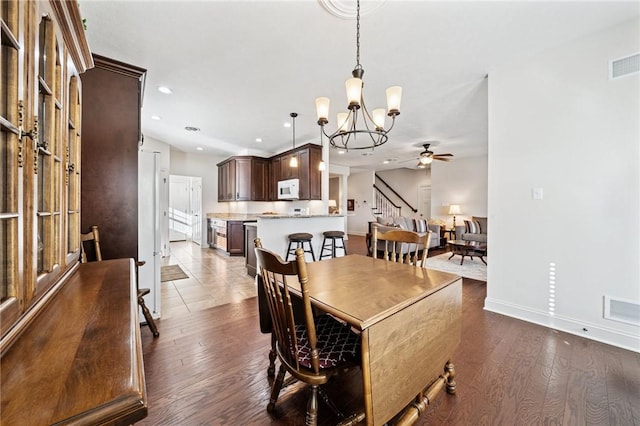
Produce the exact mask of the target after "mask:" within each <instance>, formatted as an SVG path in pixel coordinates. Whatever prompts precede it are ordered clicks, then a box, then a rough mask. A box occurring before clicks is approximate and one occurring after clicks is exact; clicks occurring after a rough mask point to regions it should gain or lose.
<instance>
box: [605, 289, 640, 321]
mask: <svg viewBox="0 0 640 426" xmlns="http://www.w3.org/2000/svg"><path fill="white" fill-rule="evenodd" d="M604 317H605V318H607V319H610V320H614V321H620V322H626V323H627V324H632V325H638V326H640V303H638V302H636V301H632V300H624V299H617V298H615V297H611V296H605V297H604Z"/></svg>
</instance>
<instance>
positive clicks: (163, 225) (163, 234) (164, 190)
mask: <svg viewBox="0 0 640 426" xmlns="http://www.w3.org/2000/svg"><path fill="white" fill-rule="evenodd" d="M159 184H160V191H159V192H160V251H161V252H162V257H167V256H169V255H170V254H171V246H170V245H169V171H168V170H167V169H160V180H159Z"/></svg>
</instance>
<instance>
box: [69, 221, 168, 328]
mask: <svg viewBox="0 0 640 426" xmlns="http://www.w3.org/2000/svg"><path fill="white" fill-rule="evenodd" d="M91 241H93V251H94V257H95V260H96V261H97V262H102V251H101V250H100V232H99V231H98V227H97V226H96V225H93V226H92V227H91V231H90V232H87V233H86V234H80V262H82V263H87V252H86V249H85V246H84V243H85V242H91ZM145 263H146V262H145V261H144V260H143V261H136V262H135V266H136V280H137V279H138V268H139V267H140V266H143V265H144V264H145ZM137 287H138V283H137V281H136V288H137ZM149 293H151V290H150V289H148V288H138V294H137V296H138V306H140V309H142V314H143V315H144V319H145V320H146V321H147V325H148V326H149V329H150V330H151V333H152V334H153V337H158V336H159V335H160V333H159V332H158V327H157V326H156V322H155V320H154V319H153V317H152V316H151V312H150V311H149V308H148V307H147V304H146V303H145V302H144V296H146V295H147V294H149Z"/></svg>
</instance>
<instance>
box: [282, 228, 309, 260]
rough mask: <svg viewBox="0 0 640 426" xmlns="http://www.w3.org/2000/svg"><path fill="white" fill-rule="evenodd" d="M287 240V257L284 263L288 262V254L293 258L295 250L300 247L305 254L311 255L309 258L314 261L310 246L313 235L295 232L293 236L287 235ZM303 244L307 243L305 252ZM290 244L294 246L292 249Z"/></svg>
mask: <svg viewBox="0 0 640 426" xmlns="http://www.w3.org/2000/svg"><path fill="white" fill-rule="evenodd" d="M287 238H289V247H288V248H287V256H286V258H285V259H284V260H285V262H286V261H288V260H289V255H290V254H293V255H294V256H295V254H296V249H297V248H298V247H300V248H301V249H302V250H303V251H304V252H305V253H311V258H312V259H313V261H314V262H315V261H316V255H315V254H314V253H313V246H312V245H311V239H312V238H313V235H311V234H308V233H306V232H297V233H295V234H289V235H288V237H287ZM304 243H307V244H308V245H309V249H308V250H305V248H304ZM292 244H295V246H294V247H293V248H292V247H291V245H292Z"/></svg>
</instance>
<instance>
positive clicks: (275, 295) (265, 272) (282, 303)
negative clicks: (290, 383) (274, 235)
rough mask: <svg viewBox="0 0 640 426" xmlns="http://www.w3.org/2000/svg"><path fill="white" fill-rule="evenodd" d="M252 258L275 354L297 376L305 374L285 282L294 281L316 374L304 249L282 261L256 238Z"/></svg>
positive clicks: (290, 301) (314, 335)
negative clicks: (297, 289) (262, 291)
mask: <svg viewBox="0 0 640 426" xmlns="http://www.w3.org/2000/svg"><path fill="white" fill-rule="evenodd" d="M255 245H256V249H255V252H256V258H257V260H258V264H259V271H260V275H261V277H262V285H263V288H264V292H265V294H266V298H267V303H268V305H269V312H270V314H271V320H272V333H273V334H274V335H275V339H276V341H277V343H278V355H279V356H280V358H281V360H282V361H283V362H285V363H287V364H288V366H289V367H290V368H294V369H295V370H298V373H299V374H302V375H307V374H308V372H306V373H305V372H304V371H302V370H304V369H303V368H301V366H300V364H299V361H298V356H297V354H298V344H297V340H298V339H297V336H296V323H295V317H294V312H293V303H294V302H293V301H292V295H291V293H290V292H289V283H290V282H292V280H297V281H298V282H299V284H300V288H301V290H302V305H303V310H304V325H305V327H306V331H307V337H308V339H309V345H310V347H311V365H312V373H314V374H318V373H319V372H320V367H319V358H318V353H317V350H316V346H317V337H316V328H315V322H314V317H313V310H312V308H311V300H310V298H309V292H308V289H307V283H308V281H309V277H308V275H307V266H306V262H305V259H304V250H303V249H301V248H298V249H296V252H295V254H296V258H295V260H292V261H290V262H285V261H284V260H282V258H281V257H280V256H278V255H277V254H275V253H273V252H271V251H269V250H266V249H265V248H263V247H262V243H261V242H260V239H256V240H255Z"/></svg>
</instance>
